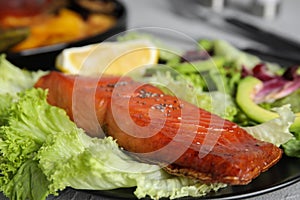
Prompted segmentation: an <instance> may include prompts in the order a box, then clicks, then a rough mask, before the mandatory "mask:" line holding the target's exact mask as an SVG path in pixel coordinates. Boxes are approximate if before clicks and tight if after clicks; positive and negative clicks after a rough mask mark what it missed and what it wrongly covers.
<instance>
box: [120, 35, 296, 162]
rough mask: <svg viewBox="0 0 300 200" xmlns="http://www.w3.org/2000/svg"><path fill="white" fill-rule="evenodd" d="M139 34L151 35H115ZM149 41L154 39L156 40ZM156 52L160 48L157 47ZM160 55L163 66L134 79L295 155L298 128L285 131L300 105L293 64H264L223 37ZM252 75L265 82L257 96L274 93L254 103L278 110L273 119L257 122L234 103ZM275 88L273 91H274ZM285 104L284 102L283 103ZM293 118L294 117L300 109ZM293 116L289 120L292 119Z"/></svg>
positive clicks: (144, 36)
mask: <svg viewBox="0 0 300 200" xmlns="http://www.w3.org/2000/svg"><path fill="white" fill-rule="evenodd" d="M140 37H142V38H148V39H150V40H153V37H151V36H148V35H144V34H141V35H138V34H133V35H129V36H125V37H122V38H121V39H122V41H123V40H126V39H129V40H130V39H136V38H140ZM154 43H158V42H157V40H154ZM158 44H159V45H160V43H158ZM160 46H161V45H160ZM164 48H165V51H166V52H173V51H172V50H170V49H169V47H166V46H164ZM161 52H164V49H160V53H161ZM160 59H161V60H162V63H165V65H166V66H167V67H161V66H153V67H151V68H148V69H147V71H146V74H145V76H141V77H138V78H137V77H135V78H136V79H138V80H139V81H146V82H152V84H153V83H154V84H155V85H158V86H160V87H162V86H161V85H163V87H162V88H164V87H166V88H168V90H172V91H176V93H173V94H174V95H176V96H178V97H179V98H182V99H184V100H186V101H189V102H191V103H193V104H196V105H198V106H199V107H201V108H204V109H206V110H208V111H210V112H212V113H215V114H217V115H219V116H221V117H223V118H226V119H229V120H231V121H234V122H235V123H237V124H239V125H240V126H243V127H246V129H247V130H249V132H250V133H251V134H252V135H253V136H254V137H256V138H258V139H260V140H264V141H267V142H272V143H273V144H275V145H277V146H282V147H283V149H284V150H285V153H286V154H287V155H289V156H294V157H300V154H299V151H300V146H299V143H300V142H299V133H298V132H299V131H300V130H296V131H294V130H293V133H292V134H291V133H290V131H291V129H290V127H291V124H292V123H293V122H294V120H295V115H294V113H295V112H298V111H299V109H300V106H299V98H300V92H299V90H300V75H299V74H300V73H299V71H300V70H299V68H298V66H296V67H293V68H288V69H287V70H286V71H285V70H284V69H283V68H282V66H279V65H278V64H275V63H270V62H264V61H262V60H261V59H259V58H258V57H256V56H254V55H251V54H248V53H245V52H243V51H241V50H238V49H237V48H235V47H234V46H232V45H231V44H229V43H228V42H226V41H223V40H200V41H198V49H196V50H195V51H191V52H187V53H186V54H182V55H181V58H179V59H178V58H176V59H174V57H171V56H169V57H161V58H160ZM283 67H286V66H283ZM290 69H292V70H290ZM295 69H298V70H295ZM256 74H258V76H259V77H257V78H260V79H261V80H262V81H263V82H264V83H265V88H264V90H263V92H264V93H263V95H265V96H266V95H268V94H272V95H269V96H271V97H275V96H276V98H274V99H273V100H272V101H270V99H268V101H266V102H261V103H260V104H259V105H260V106H262V108H267V109H269V110H274V111H275V112H277V113H278V114H279V117H278V118H276V119H274V120H271V121H270V122H265V123H263V124H260V123H258V122H257V121H255V120H253V119H252V118H250V117H249V116H248V115H247V113H245V112H244V111H243V110H242V109H241V108H240V107H239V106H238V105H237V102H236V100H237V99H236V98H237V96H236V92H237V88H238V86H239V83H240V82H241V80H242V79H244V77H245V76H255V75H256ZM267 81H268V83H266V82H267ZM274 82H275V84H274ZM277 82H280V84H278V83H277ZM182 88H184V89H182ZM297 88H298V90H297ZM286 90H287V91H288V92H286ZM166 91H167V90H166ZM278 91H279V92H280V94H279V95H277V94H276V92H278ZM279 92H278V93H279ZM263 95H262V96H263ZM269 96H267V97H269ZM278 96H279V97H280V98H278ZM271 99H272V98H271ZM220 102H222V103H220ZM286 104H290V106H285V105H286ZM277 107H279V108H277ZM293 112H294V113H293ZM296 116H297V117H298V116H300V113H298V114H296ZM298 120H299V119H298ZM298 120H295V121H296V122H297V123H298ZM250 126H251V128H250ZM274 130H277V131H274Z"/></svg>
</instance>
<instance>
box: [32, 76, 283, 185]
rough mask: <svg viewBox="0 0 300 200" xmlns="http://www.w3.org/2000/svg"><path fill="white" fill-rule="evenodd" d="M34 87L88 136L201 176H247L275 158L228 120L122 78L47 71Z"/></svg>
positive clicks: (272, 149)
mask: <svg viewBox="0 0 300 200" xmlns="http://www.w3.org/2000/svg"><path fill="white" fill-rule="evenodd" d="M35 87H39V88H43V89H48V92H49V93H48V99H47V100H48V102H49V103H50V104H52V105H54V106H58V107H61V108H63V109H65V110H66V112H67V114H68V115H69V116H70V118H71V119H72V120H74V121H75V123H76V124H77V125H78V126H79V127H81V128H83V129H85V130H86V131H87V133H88V134H90V135H92V136H100V135H101V133H102V130H103V129H105V134H107V135H110V136H112V137H113V138H115V139H116V140H117V143H118V144H119V145H120V147H122V148H124V149H125V150H126V151H128V152H130V153H132V154H133V155H134V156H136V157H138V158H139V159H140V160H142V161H145V162H146V161H147V162H152V163H157V164H160V165H161V166H162V167H163V168H164V169H165V170H166V171H168V172H169V173H171V174H176V175H183V176H188V177H192V178H197V179H199V180H201V181H203V182H205V183H215V182H221V183H227V184H231V185H244V184H248V183H249V182H251V180H253V179H254V178H255V177H257V176H258V175H259V174H260V173H261V172H264V171H266V170H267V169H269V168H270V167H271V166H273V165H274V164H275V163H277V162H278V161H279V159H280V158H281V156H282V150H281V149H280V148H278V147H276V146H275V145H273V144H271V143H267V142H263V141H259V140H257V139H255V138H253V137H252V136H251V135H250V134H248V133H247V132H246V131H245V130H244V129H242V128H241V127H239V126H238V125H236V124H235V123H233V122H230V121H228V120H224V119H222V118H220V117H218V116H216V115H214V114H211V113H209V112H207V111H205V110H203V109H200V108H198V107H196V106H195V105H192V104H190V103H187V102H185V101H183V100H180V99H178V98H176V97H174V96H170V95H164V94H163V92H162V91H161V90H160V89H159V88H157V87H155V86H152V85H149V84H144V85H142V84H140V83H138V82H135V81H133V80H131V79H130V78H125V79H123V78H122V79H120V78H119V77H101V79H98V78H91V77H80V76H72V75H64V74H62V73H59V72H51V73H49V74H48V75H45V76H44V77H42V78H40V79H39V81H38V82H37V83H36V85H35Z"/></svg>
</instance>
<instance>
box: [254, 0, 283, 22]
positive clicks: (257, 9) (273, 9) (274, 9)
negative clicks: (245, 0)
mask: <svg viewBox="0 0 300 200" xmlns="http://www.w3.org/2000/svg"><path fill="white" fill-rule="evenodd" d="M279 7H280V0H255V1H254V2H253V8H252V12H253V14H255V15H257V16H261V17H263V18H266V19H274V18H275V17H276V16H277V14H278V12H279Z"/></svg>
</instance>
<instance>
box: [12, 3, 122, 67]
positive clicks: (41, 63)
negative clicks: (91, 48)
mask: <svg viewBox="0 0 300 200" xmlns="http://www.w3.org/2000/svg"><path fill="white" fill-rule="evenodd" d="M110 1H111V2H114V4H115V8H114V9H115V10H114V11H113V15H114V16H115V17H116V24H114V25H113V26H112V27H111V28H110V29H108V30H107V31H105V32H102V33H100V34H96V35H94V36H91V37H87V38H84V39H81V40H78V41H75V42H69V43H59V44H54V45H49V46H45V47H38V48H33V49H27V50H22V51H19V52H16V53H12V52H7V53H6V57H7V59H8V60H9V61H10V62H11V63H13V64H14V65H16V66H18V67H20V68H26V69H29V70H39V69H41V70H53V69H55V68H54V67H55V59H56V57H57V55H58V54H59V53H60V52H61V51H62V50H63V49H65V48H70V47H78V46H84V45H88V44H91V43H98V42H102V41H104V40H106V39H108V38H109V37H111V36H113V35H116V34H118V33H120V32H123V31H125V30H126V28H127V11H126V8H125V6H124V5H123V4H122V3H120V2H119V1H115V0H110ZM71 9H72V10H74V11H76V12H78V13H80V14H81V15H82V16H83V17H85V16H86V15H87V12H88V11H87V10H86V9H85V8H83V7H79V6H76V5H75V6H73V7H71Z"/></svg>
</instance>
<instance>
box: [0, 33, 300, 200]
mask: <svg viewBox="0 0 300 200" xmlns="http://www.w3.org/2000/svg"><path fill="white" fill-rule="evenodd" d="M137 37H144V36H143V35H142V36H141V35H131V36H126V37H122V38H120V40H128V39H136V38H137ZM147 38H148V39H150V40H151V39H152V37H148V36H147ZM155 43H156V44H157V45H159V46H160V47H162V46H163V44H162V43H161V42H160V41H157V40H155ZM199 45H200V46H204V47H205V48H204V49H203V48H199V49H197V50H196V51H194V52H189V53H186V54H182V55H181V56H178V55H174V54H173V55H172V54H170V53H169V51H166V52H164V51H161V52H160V60H161V61H162V62H163V63H164V64H165V65H167V66H168V70H166V68H164V67H160V66H154V67H152V68H148V69H147V71H146V73H145V74H144V75H141V76H137V77H134V78H135V79H138V80H140V81H145V82H150V83H152V84H155V85H157V86H158V87H160V88H162V89H163V90H164V91H165V92H166V93H169V94H174V95H176V96H177V97H179V98H182V99H184V100H186V101H189V102H191V103H193V104H195V105H197V106H199V107H201V108H204V109H206V110H208V111H210V112H212V113H215V114H217V115H219V116H221V117H223V118H226V119H228V120H231V121H234V122H236V123H238V124H239V125H241V126H243V127H244V128H245V129H247V131H249V133H251V134H253V136H254V137H256V138H258V139H260V140H264V141H268V142H271V143H273V144H275V145H277V146H281V147H282V148H284V150H285V153H286V154H287V155H289V156H295V157H300V132H297V131H296V132H292V133H290V125H291V124H292V123H293V121H294V118H295V115H294V113H293V111H294V112H298V110H296V109H300V108H299V107H297V105H296V104H293V105H292V106H291V107H292V110H291V107H290V106H288V105H285V104H287V103H289V102H290V101H289V100H290V98H293V99H297V98H298V99H299V95H300V92H299V89H296V90H293V91H292V92H291V93H290V94H289V95H288V96H285V97H282V98H280V99H275V100H274V101H272V102H263V103H262V104H261V106H262V107H264V108H267V107H268V109H270V110H272V109H274V107H278V108H275V112H277V113H278V118H276V119H274V120H271V121H268V122H265V123H261V124H260V123H257V122H256V121H253V120H252V119H251V118H249V117H248V116H247V113H244V112H243V111H242V110H241V109H240V108H239V106H238V105H237V103H236V99H235V94H236V90H237V87H238V85H239V83H240V81H241V80H242V79H243V73H242V72H243V70H244V71H245V69H246V70H248V71H251V70H252V69H253V68H254V67H255V66H257V65H258V64H260V63H262V61H261V60H260V59H259V58H257V57H255V56H253V55H249V54H246V53H244V52H242V51H240V50H238V49H236V48H234V47H233V46H231V45H230V44H228V43H226V42H224V41H220V40H216V41H207V40H202V41H199ZM163 47H164V48H166V47H165V46H163ZM264 64H265V66H267V68H268V70H270V72H272V73H277V74H276V76H281V75H282V74H283V72H282V70H280V69H281V68H280V67H279V66H278V65H276V64H273V63H264ZM212 65H213V67H212ZM169 68H171V69H172V70H169ZM0 72H1V73H0V154H1V157H0V159H1V161H0V190H1V191H2V192H3V193H4V194H5V195H6V196H7V197H9V198H10V199H36V200H39V199H45V198H46V197H47V196H48V195H50V194H54V195H57V194H58V192H59V191H61V190H63V189H65V188H66V187H72V188H75V189H86V190H109V189H114V188H123V187H126V188H127V187H135V188H136V189H135V192H134V194H135V195H136V196H137V197H138V198H143V197H146V196H150V197H151V198H153V199H159V198H162V197H167V198H171V199H173V198H178V197H183V196H194V197H199V196H203V195H206V194H207V193H209V192H210V191H217V190H218V189H220V188H223V187H225V186H226V185H225V184H222V183H216V184H203V183H201V182H199V181H197V180H194V179H189V178H185V177H177V176H173V175H170V174H167V173H166V172H164V171H163V170H162V169H161V168H160V167H159V166H157V165H150V164H146V163H141V162H139V161H136V160H135V159H134V158H132V157H130V156H129V155H127V154H126V153H125V152H124V151H122V149H120V148H119V147H118V145H117V143H116V141H115V140H113V139H112V138H111V137H106V138H103V139H100V138H91V137H90V136H87V135H86V134H85V132H84V131H83V130H82V129H80V128H78V127H77V126H76V125H75V124H74V123H73V122H72V121H71V120H70V119H69V117H68V116H67V115H66V113H65V111H64V110H62V109H60V108H57V107H54V106H51V105H49V104H48V103H47V101H46V96H47V91H44V90H41V89H35V88H32V87H33V85H34V83H35V82H36V80H37V79H38V78H39V77H40V76H42V75H43V74H45V73H47V72H42V71H39V72H29V71H26V70H21V69H19V68H17V67H15V66H13V65H12V64H11V63H9V62H8V61H7V60H6V59H5V57H4V56H3V55H2V56H1V57H0ZM183 88H184V89H183ZM174 91H176V94H175V93H174ZM284 99H286V100H284ZM220 102H222V103H220ZM274 105H276V106H274ZM294 107H297V108H294ZM275 129H276V130H277V131H276V132H274V131H273V130H275Z"/></svg>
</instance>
